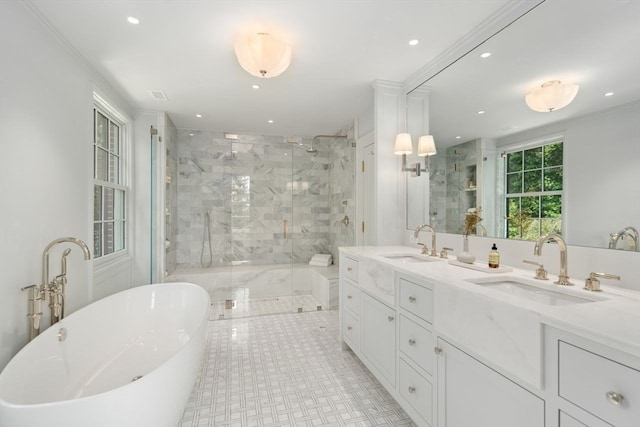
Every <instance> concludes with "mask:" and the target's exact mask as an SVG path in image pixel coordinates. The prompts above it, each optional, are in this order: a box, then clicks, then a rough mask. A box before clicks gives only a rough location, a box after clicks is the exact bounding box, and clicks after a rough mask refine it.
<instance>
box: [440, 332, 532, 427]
mask: <svg viewBox="0 0 640 427" xmlns="http://www.w3.org/2000/svg"><path fill="white" fill-rule="evenodd" d="M437 342H438V347H437V348H438V349H440V350H441V351H439V350H437V351H439V356H438V358H437V364H438V387H437V390H438V426H440V427H469V426H474V427H514V426H518V427H543V426H544V401H543V400H542V399H540V398H539V397H538V396H536V395H534V394H532V393H530V392H529V391H527V390H525V389H524V388H522V387H520V386H519V385H517V384H516V383H514V382H512V381H510V380H508V379H507V378H506V377H504V376H502V375H500V374H499V373H497V372H496V371H494V370H493V369H491V368H489V367H488V366H486V365H484V364H482V363H481V362H479V361H478V360H476V359H474V358H473V357H471V356H469V355H468V354H466V353H464V352H463V351H461V350H460V349H458V348H457V347H455V346H453V345H451V344H449V343H448V342H446V341H444V340H443V339H441V338H438V341H437Z"/></svg>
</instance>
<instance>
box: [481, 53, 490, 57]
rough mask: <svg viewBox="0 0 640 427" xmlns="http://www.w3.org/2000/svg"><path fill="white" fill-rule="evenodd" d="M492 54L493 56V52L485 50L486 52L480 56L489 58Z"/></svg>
mask: <svg viewBox="0 0 640 427" xmlns="http://www.w3.org/2000/svg"><path fill="white" fill-rule="evenodd" d="M490 56H491V52H485V53H483V54H481V55H480V58H488V57H490Z"/></svg>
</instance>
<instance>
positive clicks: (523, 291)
mask: <svg viewBox="0 0 640 427" xmlns="http://www.w3.org/2000/svg"><path fill="white" fill-rule="evenodd" d="M468 281H469V282H471V283H475V284H476V285H481V286H487V287H491V289H495V290H496V291H500V292H504V293H506V294H509V295H513V296H515V297H519V298H523V299H526V300H529V301H533V302H537V303H539V304H546V305H570V304H584V303H588V302H595V301H601V300H602V298H593V297H592V296H587V295H585V296H577V295H569V294H567V293H564V292H558V291H556V290H553V289H545V287H551V286H558V285H554V284H553V282H551V281H548V282H544V283H543V282H541V284H540V285H538V284H533V283H530V282H528V281H526V280H523V279H520V278H518V277H495V278H494V277H490V278H484V277H483V278H479V279H469V280H468Z"/></svg>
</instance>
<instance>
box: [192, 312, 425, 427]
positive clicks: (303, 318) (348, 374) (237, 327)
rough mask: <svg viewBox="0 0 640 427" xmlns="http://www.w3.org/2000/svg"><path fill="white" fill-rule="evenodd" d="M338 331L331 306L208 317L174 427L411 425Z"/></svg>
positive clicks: (402, 426) (356, 426)
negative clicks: (196, 369) (191, 383)
mask: <svg viewBox="0 0 640 427" xmlns="http://www.w3.org/2000/svg"><path fill="white" fill-rule="evenodd" d="M338 330H339V321H338V311H337V310H329V311H316V312H305V313H299V314H298V313H296V314H289V313H287V314H275V315H269V316H258V317H247V318H240V319H228V320H219V321H215V322H210V323H209V329H208V348H207V351H206V353H205V357H204V361H203V365H202V369H201V374H200V377H199V378H198V380H197V382H196V385H195V387H194V389H193V391H192V394H191V397H190V399H189V402H188V403H187V406H186V408H185V412H184V415H183V418H182V421H181V423H180V427H205V426H206V427H209V426H224V427H236V426H238V427H285V426H300V427H316V426H327V427H334V426H335V427H352V426H353V427H371V426H393V427H414V426H415V425H414V424H413V423H412V422H411V419H410V418H409V417H408V416H407V414H406V413H405V412H404V411H403V410H402V408H400V406H399V405H398V404H397V403H396V402H395V400H394V399H393V398H392V397H391V396H390V395H389V394H388V393H387V392H386V390H385V389H384V387H383V386H382V385H381V384H380V383H378V381H377V380H376V379H375V378H374V377H373V375H372V374H371V373H370V372H369V371H368V370H367V368H366V367H365V366H364V365H363V364H362V363H361V362H360V360H359V359H358V358H357V357H356V356H355V355H354V354H353V353H352V352H351V351H349V350H347V351H341V350H340V345H339V342H338Z"/></svg>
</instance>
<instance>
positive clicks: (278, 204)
mask: <svg viewBox="0 0 640 427" xmlns="http://www.w3.org/2000/svg"><path fill="white" fill-rule="evenodd" d="M262 139H263V141H260V142H253V141H244V140H237V141H234V142H233V144H232V151H233V153H234V154H233V156H234V158H233V160H231V161H230V162H229V164H230V165H231V166H230V174H231V182H230V185H231V192H230V193H231V197H230V200H229V203H230V212H231V224H230V225H231V248H230V249H231V253H230V264H231V282H232V289H233V294H234V298H233V301H232V302H231V304H232V305H233V316H234V317H247V316H255V315H262V314H272V313H284V312H291V311H292V289H293V276H292V259H293V257H292V249H293V246H292V230H293V227H294V225H293V223H292V220H293V218H292V212H293V205H292V203H293V202H292V186H291V180H292V157H293V156H292V150H293V148H292V146H291V145H288V144H286V143H283V142H282V139H281V138H275V137H274V138H272V140H270V138H269V137H263V138H262Z"/></svg>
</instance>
